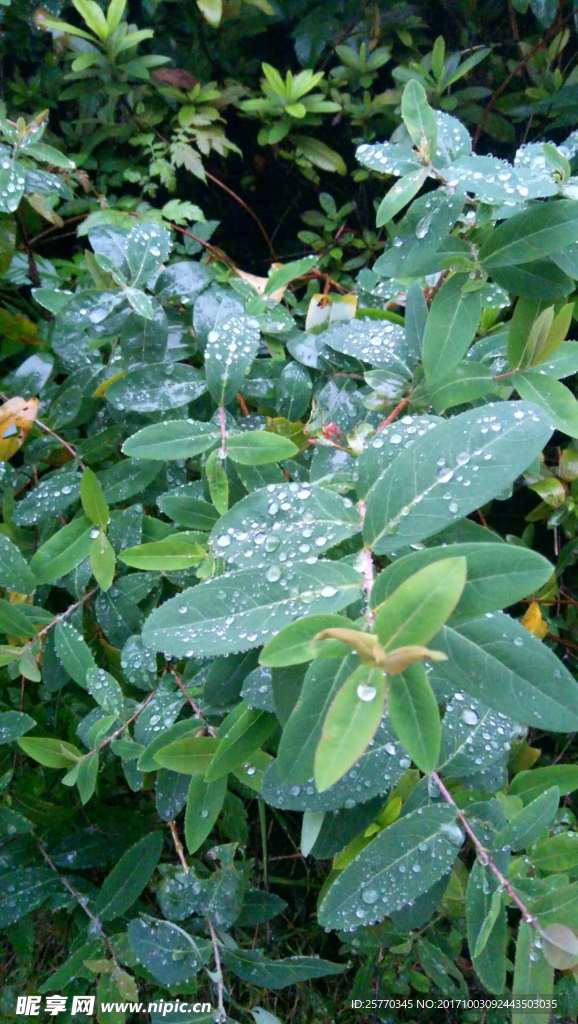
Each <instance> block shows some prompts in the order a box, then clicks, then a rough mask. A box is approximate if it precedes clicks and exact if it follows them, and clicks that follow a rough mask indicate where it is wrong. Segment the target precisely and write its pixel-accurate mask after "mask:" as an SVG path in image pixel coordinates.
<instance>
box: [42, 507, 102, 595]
mask: <svg viewBox="0 0 578 1024" xmlns="http://www.w3.org/2000/svg"><path fill="white" fill-rule="evenodd" d="M92 540H93V538H92V526H91V524H90V522H89V520H88V519H86V518H85V517H84V516H79V517H78V518H77V519H73V520H72V522H71V523H67V525H66V526H63V527H62V528H61V529H60V530H57V531H56V533H54V534H53V535H52V537H49V539H48V540H47V541H45V542H44V544H41V545H40V547H39V548H38V549H37V550H36V552H35V553H34V554H33V556H32V558H31V560H30V568H31V570H32V572H33V573H34V575H35V576H36V579H37V581H38V583H39V584H41V583H54V581H55V580H59V579H61V578H62V576H66V574H67V573H69V572H72V570H73V569H76V567H77V565H80V563H81V562H83V561H84V560H85V558H88V557H89V554H90V548H91V545H92Z"/></svg>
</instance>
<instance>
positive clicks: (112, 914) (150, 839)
mask: <svg viewBox="0 0 578 1024" xmlns="http://www.w3.org/2000/svg"><path fill="white" fill-rule="evenodd" d="M162 846H163V835H162V832H152V833H150V835H147V836H144V838H143V839H139V841H138V843H135V844H134V846H131V847H130V849H129V850H127V851H126V853H124V854H123V855H122V857H121V858H120V860H119V862H118V864H115V866H114V868H113V869H112V871H111V872H110V874H108V875H107V876H106V878H105V880H104V882H103V883H102V885H101V886H100V889H99V891H98V895H97V897H96V899H95V901H94V912H95V913H96V914H97V915H98V916H99V917H100V919H101V920H102V921H112V920H114V918H116V917H121V916H122V914H124V913H125V912H126V911H127V910H129V909H130V907H132V905H133V903H134V902H135V901H136V900H137V899H138V897H139V896H140V894H141V892H142V891H143V890H144V888H145V887H146V885H147V884H148V882H149V880H150V878H151V876H152V874H153V872H154V870H155V868H156V866H157V864H158V862H159V858H160V855H161V850H162Z"/></svg>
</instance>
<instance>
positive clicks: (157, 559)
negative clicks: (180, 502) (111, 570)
mask: <svg viewBox="0 0 578 1024" xmlns="http://www.w3.org/2000/svg"><path fill="white" fill-rule="evenodd" d="M204 541H205V537H204V535H203V534H202V533H171V534H169V536H168V537H163V539H162V540H155V541H151V542H150V543H148V544H137V545H136V546H135V547H132V548H125V550H124V551H122V552H121V553H120V555H119V556H118V557H119V560H120V561H121V562H124V564H125V565H130V566H132V568H133V569H144V570H147V571H149V572H150V571H157V572H173V571H175V570H176V569H189V568H190V567H191V566H193V565H198V564H199V562H201V561H202V560H203V558H204V557H205V554H206V549H205V547H204Z"/></svg>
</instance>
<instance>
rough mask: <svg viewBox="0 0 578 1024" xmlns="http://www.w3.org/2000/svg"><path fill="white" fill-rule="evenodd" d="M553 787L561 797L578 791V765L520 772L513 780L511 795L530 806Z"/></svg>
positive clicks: (556, 765)
mask: <svg viewBox="0 0 578 1024" xmlns="http://www.w3.org/2000/svg"><path fill="white" fill-rule="evenodd" d="M551 786H555V787H556V789H557V790H558V792H559V793H560V796H568V794H569V793H574V792H575V790H577V789H578V765H575V764H552V765H548V767H547V768H533V769H532V770H531V771H527V772H518V774H517V775H515V776H514V778H513V779H512V785H511V793H512V796H519V797H520V799H521V800H523V802H524V804H525V805H528V804H531V803H532V802H533V801H534V800H536V798H537V797H539V796H540V795H541V794H542V793H544V791H545V790H547V789H548V788H549V787H551Z"/></svg>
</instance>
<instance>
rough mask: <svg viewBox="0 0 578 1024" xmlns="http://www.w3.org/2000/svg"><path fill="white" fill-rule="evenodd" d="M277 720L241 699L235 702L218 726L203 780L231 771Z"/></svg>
mask: <svg viewBox="0 0 578 1024" xmlns="http://www.w3.org/2000/svg"><path fill="white" fill-rule="evenodd" d="M276 726H277V720H276V718H275V717H274V716H273V715H270V714H268V712H266V711H261V710H260V709H256V708H251V707H249V706H248V705H247V704H245V702H244V701H241V702H240V704H237V706H236V707H235V708H233V710H232V711H230V712H229V714H228V715H227V717H226V718H225V720H224V722H223V723H222V725H221V728H220V729H219V745H218V747H217V749H216V751H215V754H214V757H213V759H212V761H211V763H210V765H209V767H208V768H207V771H206V772H205V781H206V782H215V781H216V780H217V779H220V778H222V777H223V776H225V775H228V773H229V772H231V771H235V770H236V769H237V768H238V767H239V765H241V764H242V763H243V762H244V761H246V760H247V759H248V758H249V757H250V756H251V755H252V754H253V752H254V751H255V750H258V748H259V747H260V746H261V745H262V744H263V743H264V742H265V740H267V739H268V738H269V736H270V735H271V733H272V732H274V730H275V728H276Z"/></svg>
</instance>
